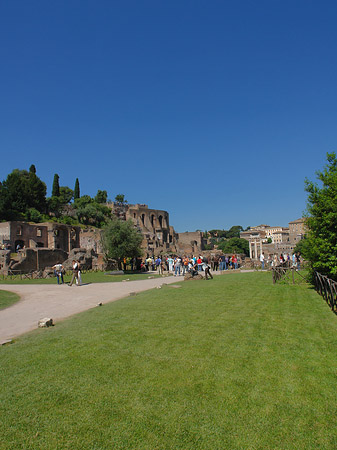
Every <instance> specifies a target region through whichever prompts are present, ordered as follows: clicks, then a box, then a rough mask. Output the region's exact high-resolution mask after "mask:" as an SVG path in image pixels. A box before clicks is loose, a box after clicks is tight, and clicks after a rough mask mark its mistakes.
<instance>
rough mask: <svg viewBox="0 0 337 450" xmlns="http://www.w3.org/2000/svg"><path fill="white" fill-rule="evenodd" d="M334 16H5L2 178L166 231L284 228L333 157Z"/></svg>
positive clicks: (1, 15)
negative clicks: (35, 182) (56, 181)
mask: <svg viewBox="0 0 337 450" xmlns="http://www.w3.org/2000/svg"><path fill="white" fill-rule="evenodd" d="M336 23H337V2H336V1H324V0H321V1H311V0H301V1H297V0H254V1H253V0H242V1H240V0H232V1H227V0H219V1H218V0H216V1H212V0H208V1H204V0H203V1H199V0H193V1H192V0H190V1H184V0H179V1H178V0H166V1H161V0H151V1H146V0H145V1H144V0H133V1H128V0H123V1H119V2H117V1H113V0H109V1H105V0H101V1H97V0H96V1H86V0H80V1H74V0H64V1H63V0H58V1H53V2H52V1H45V0H43V1H42V0H41V1H34V0H30V1H26V0H21V1H16V0H10V1H2V2H1V3H0V61H1V66H0V67H1V69H0V148H1V166H0V179H1V180H3V179H5V178H6V176H7V174H8V173H9V172H11V171H12V170H13V169H14V168H20V169H28V168H29V166H30V165H31V164H35V166H36V168H37V174H38V175H39V176H40V178H41V179H42V180H43V181H45V182H46V183H47V186H48V190H49V194H50V190H51V186H52V181H53V176H54V174H55V173H58V174H59V176H60V184H61V185H68V186H69V187H71V188H73V187H74V184H75V179H76V177H78V178H79V180H80V187H81V194H89V195H92V196H93V195H95V194H96V192H97V189H101V190H107V191H108V195H109V197H110V198H112V199H113V198H114V197H115V195H116V194H119V193H123V194H125V196H126V198H127V199H128V200H129V202H131V203H146V204H148V205H149V207H152V208H157V209H164V210H167V211H168V212H169V213H170V222H171V225H173V226H174V227H175V229H176V230H177V231H181V232H182V231H187V230H189V231H193V230H195V229H202V230H205V229H208V230H209V229H212V228H221V229H222V228H225V229H226V228H229V227H230V226H232V225H237V224H239V225H242V226H244V227H246V226H248V225H251V226H253V225H257V224H260V223H267V224H270V225H287V223H288V222H289V221H291V220H295V219H297V218H299V217H301V215H302V212H303V211H304V209H305V205H306V193H305V191H304V179H305V177H308V178H309V179H311V180H313V179H315V171H316V170H318V169H322V167H323V166H324V165H325V161H326V153H327V152H331V151H335V150H336V148H337V145H336V143H337V126H336V125H337V123H336V122H337V120H336V119H337V51H336V43H337V26H336Z"/></svg>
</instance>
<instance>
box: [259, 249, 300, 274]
mask: <svg viewBox="0 0 337 450" xmlns="http://www.w3.org/2000/svg"><path fill="white" fill-rule="evenodd" d="M260 262H261V267H262V269H264V268H265V262H266V263H267V265H268V267H270V268H272V267H277V266H279V265H285V266H287V267H294V268H296V269H297V270H300V269H301V253H300V252H294V253H293V254H292V255H290V254H289V253H286V254H283V253H281V254H280V255H277V254H275V255H269V256H268V258H267V260H266V261H265V256H264V253H261V255H260Z"/></svg>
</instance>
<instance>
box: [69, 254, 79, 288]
mask: <svg viewBox="0 0 337 450" xmlns="http://www.w3.org/2000/svg"><path fill="white" fill-rule="evenodd" d="M78 269H79V267H78V262H77V261H75V260H74V259H73V276H72V277H71V281H70V283H69V286H72V285H73V283H74V280H76V285H77V286H78Z"/></svg>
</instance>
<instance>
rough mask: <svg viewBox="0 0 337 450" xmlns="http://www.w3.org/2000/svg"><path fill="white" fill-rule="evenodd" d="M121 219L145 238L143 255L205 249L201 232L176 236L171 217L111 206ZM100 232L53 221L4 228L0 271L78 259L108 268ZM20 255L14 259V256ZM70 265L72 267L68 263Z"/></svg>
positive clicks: (38, 267) (0, 234) (159, 212)
mask: <svg viewBox="0 0 337 450" xmlns="http://www.w3.org/2000/svg"><path fill="white" fill-rule="evenodd" d="M107 206H108V207H109V208H111V210H112V212H113V214H114V215H115V216H116V217H118V218H119V219H121V220H129V219H130V220H131V221H132V222H133V224H134V226H135V227H136V228H138V229H139V230H140V232H141V233H142V235H143V241H142V244H141V247H142V249H143V253H144V256H146V255H148V254H149V255H151V256H157V255H160V254H162V255H163V254H164V255H165V254H181V255H185V254H186V255H192V254H198V253H201V252H202V250H203V249H204V244H205V242H204V239H203V235H202V232H200V231H195V232H186V233H176V232H175V230H174V228H173V227H172V226H171V225H170V223H169V213H168V212H167V211H164V210H158V209H150V208H149V207H148V206H147V205H143V204H136V205H128V204H126V205H125V204H123V205H121V204H118V203H108V204H107ZM101 235H102V230H99V229H97V228H93V227H85V228H83V227H78V226H70V225H65V224H58V223H55V222H45V223H39V224H35V223H34V224H33V223H28V222H23V221H22V222H21V221H13V222H4V223H0V244H2V246H3V247H4V250H0V272H1V273H8V271H10V270H12V271H21V272H29V271H40V270H44V269H45V268H46V267H51V266H53V265H54V264H56V263H58V262H60V263H64V265H65V266H66V267H68V266H69V267H70V264H71V261H72V259H73V257H74V255H75V253H74V252H77V253H76V255H77V259H80V261H81V262H82V263H83V264H85V265H86V266H87V267H93V268H98V269H103V268H104V265H105V263H104V257H103V249H102V245H101ZM15 251H17V253H16V255H15V257H13V253H14V252H15ZM69 261H70V262H69Z"/></svg>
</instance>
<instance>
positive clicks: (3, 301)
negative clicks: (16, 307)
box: [0, 290, 20, 310]
mask: <svg viewBox="0 0 337 450" xmlns="http://www.w3.org/2000/svg"><path fill="white" fill-rule="evenodd" d="M19 300H20V297H19V295H17V294H14V292H8V291H2V290H0V310H1V309H4V308H8V306H11V305H13V303H16V302H18V301H19Z"/></svg>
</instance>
